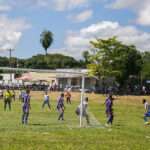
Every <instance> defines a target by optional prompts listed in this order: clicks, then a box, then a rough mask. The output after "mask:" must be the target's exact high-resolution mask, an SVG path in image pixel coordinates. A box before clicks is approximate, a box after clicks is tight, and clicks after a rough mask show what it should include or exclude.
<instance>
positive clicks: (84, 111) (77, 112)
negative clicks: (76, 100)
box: [76, 97, 90, 124]
mask: <svg viewBox="0 0 150 150" xmlns="http://www.w3.org/2000/svg"><path fill="white" fill-rule="evenodd" d="M88 101H89V99H88V97H85V99H84V101H83V104H80V105H79V106H78V107H77V109H76V114H77V115H78V116H80V115H81V106H82V117H85V119H86V121H87V124H90V120H89V115H88V112H87V108H88Z"/></svg>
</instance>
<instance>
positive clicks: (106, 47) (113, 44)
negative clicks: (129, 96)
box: [88, 37, 142, 84]
mask: <svg viewBox="0 0 150 150" xmlns="http://www.w3.org/2000/svg"><path fill="white" fill-rule="evenodd" d="M90 43H91V45H92V46H93V49H91V53H90V57H89V62H90V64H89V65H88V68H89V69H90V70H91V72H90V73H91V74H93V75H96V76H97V77H99V78H105V77H106V78H107V77H112V76H114V77H116V79H117V81H118V82H119V83H121V84H123V82H124V81H126V80H127V79H128V78H129V76H130V75H135V76H138V75H139V73H140V71H141V69H142V57H141V54H140V52H138V51H137V50H136V47H135V46H132V45H125V44H122V43H121V42H120V41H118V40H117V39H116V37H113V38H109V39H106V40H103V39H96V40H95V41H91V42H90Z"/></svg>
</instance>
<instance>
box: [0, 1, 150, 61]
mask: <svg viewBox="0 0 150 150" xmlns="http://www.w3.org/2000/svg"><path fill="white" fill-rule="evenodd" d="M44 30H50V31H51V32H53V34H54V37H53V38H54V42H53V44H52V46H51V47H50V48H49V49H48V53H62V54H65V55H69V56H72V57H75V58H76V59H80V58H81V57H82V52H83V51H85V50H88V49H90V48H91V45H90V44H89V41H91V40H94V39H95V38H103V39H107V38H110V37H112V36H117V38H118V40H120V41H122V42H123V43H124V44H134V45H136V47H137V49H138V50H140V51H148V50H150V0H142V1H141V0H26V1H24V0H0V56H8V49H13V53H12V54H13V56H15V57H19V58H29V57H31V56H33V55H36V54H37V53H40V54H44V50H43V48H42V46H41V44H40V34H41V33H42V31H44Z"/></svg>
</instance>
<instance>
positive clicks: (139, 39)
mask: <svg viewBox="0 0 150 150" xmlns="http://www.w3.org/2000/svg"><path fill="white" fill-rule="evenodd" d="M112 36H117V37H118V40H120V41H122V42H123V43H125V44H134V45H135V46H137V48H138V49H139V50H143V51H144V50H150V42H149V41H150V33H147V32H143V31H140V30H138V29H137V28H136V27H134V26H122V25H120V24H119V23H118V22H110V21H102V22H99V23H96V24H92V25H90V26H88V27H86V28H82V29H81V30H80V31H78V32H69V33H68V35H67V37H66V39H65V46H66V49H68V50H69V51H68V53H69V54H70V55H72V56H73V55H74V56H75V57H76V58H79V57H81V54H82V52H83V51H84V50H86V49H87V48H90V44H89V41H91V40H94V39H95V38H102V39H107V38H110V37H112Z"/></svg>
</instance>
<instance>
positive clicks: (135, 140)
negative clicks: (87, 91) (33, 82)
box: [0, 93, 150, 150]
mask: <svg viewBox="0 0 150 150" xmlns="http://www.w3.org/2000/svg"><path fill="white" fill-rule="evenodd" d="M32 95H33V97H32V99H31V107H32V108H31V111H30V117H29V125H27V126H25V125H22V124H21V102H19V101H18V100H17V101H15V102H13V104H12V111H11V112H9V111H6V112H4V111H3V101H2V100H1V101H0V150H150V144H149V143H150V126H145V125H144V122H143V112H144V110H143V106H142V104H141V100H142V97H133V96H132V97H131V96H128V97H118V98H117V99H116V100H115V101H114V113H115V118H114V124H113V126H112V128H106V127H104V124H105V122H106V116H105V107H104V104H103V103H104V98H105V97H104V96H101V95H94V94H91V95H89V98H90V102H89V112H90V117H91V126H88V127H86V122H85V121H84V127H83V128H79V118H78V117H77V116H76V114H75V109H76V107H77V105H78V104H79V96H80V95H79V94H73V103H72V105H67V104H66V110H65V121H63V122H61V121H57V116H58V114H57V111H56V100H55V99H56V96H58V93H53V94H52V99H53V100H52V110H51V111H49V110H48V109H47V108H46V109H45V110H44V111H42V110H41V104H42V94H41V93H33V94H32ZM40 99H41V100H40ZM147 99H148V98H147Z"/></svg>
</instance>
